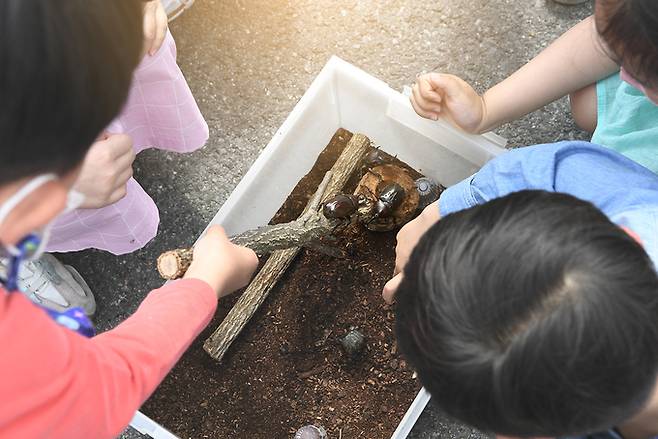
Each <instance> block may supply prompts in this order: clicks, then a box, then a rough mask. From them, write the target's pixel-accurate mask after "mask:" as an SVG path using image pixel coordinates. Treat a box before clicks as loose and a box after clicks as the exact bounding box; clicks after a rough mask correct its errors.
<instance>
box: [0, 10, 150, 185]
mask: <svg viewBox="0 0 658 439" xmlns="http://www.w3.org/2000/svg"><path fill="white" fill-rule="evenodd" d="M141 5H142V4H141V2H140V1H138V0H111V1H108V0H66V1H53V0H0V36H1V37H0V66H2V67H1V68H0V96H2V103H1V105H0V142H2V146H1V148H2V149H1V150H0V151H1V157H0V186H2V185H3V184H6V183H9V182H12V181H16V180H19V179H21V178H24V177H28V176H33V175H36V174H41V173H49V172H54V173H58V174H64V173H66V172H68V171H70V170H72V169H73V168H75V167H76V166H77V165H78V164H79V163H80V162H81V160H82V159H83V158H84V155H85V153H86V151H87V149H88V148H89V146H90V145H91V144H92V143H93V141H94V139H95V138H96V137H97V136H98V135H99V133H100V132H101V130H102V129H103V128H105V127H106V126H107V125H108V124H109V122H110V121H111V120H112V119H113V118H114V117H115V116H116V114H117V113H118V111H119V110H120V107H121V106H122V105H123V102H124V100H125V99H126V96H127V93H128V89H129V84H130V81H131V78H132V72H133V70H134V68H135V67H136V65H137V63H138V61H139V57H140V51H141V44H142V27H141V20H142V16H141V7H142V6H141Z"/></svg>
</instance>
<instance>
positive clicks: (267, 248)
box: [157, 171, 342, 280]
mask: <svg viewBox="0 0 658 439" xmlns="http://www.w3.org/2000/svg"><path fill="white" fill-rule="evenodd" d="M331 176H332V172H331V171H328V172H327V173H326V174H325V176H324V179H323V180H322V182H321V183H320V185H319V186H318V189H317V190H316V192H315V194H314V195H313V198H312V199H311V200H310V201H309V203H308V204H307V208H306V210H304V213H303V214H302V215H301V216H300V217H299V218H297V219H296V220H295V221H291V222H288V223H282V224H274V225H267V226H262V227H258V228H256V229H252V230H247V231H246V232H243V233H240V234H237V235H235V236H232V237H231V238H230V239H231V241H232V242H233V243H235V244H237V245H241V246H243V247H249V248H250V249H252V250H253V251H255V252H256V253H257V254H259V255H261V256H262V255H266V254H270V253H272V252H273V251H275V250H284V249H287V248H292V247H303V246H306V245H307V244H308V245H309V246H313V245H314V244H312V243H314V242H316V241H318V240H319V239H320V238H322V237H323V236H327V235H329V234H330V233H331V232H332V231H333V230H334V229H335V228H336V227H337V226H338V225H340V224H341V223H342V221H339V220H333V219H332V220H330V219H327V218H326V217H325V216H324V215H322V213H320V203H321V201H322V196H323V195H324V193H325V191H326V190H327V187H328V186H329V182H330V181H331ZM192 253H193V251H192V249H191V248H184V249H177V250H169V251H167V252H165V253H162V254H161V255H160V256H159V257H158V262H157V266H158V271H159V272H160V276H162V278H164V279H167V280H173V279H178V278H180V277H183V276H184V275H185V272H186V271H187V269H188V268H189V266H190V264H191V263H192Z"/></svg>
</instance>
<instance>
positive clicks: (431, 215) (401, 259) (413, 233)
mask: <svg viewBox="0 0 658 439" xmlns="http://www.w3.org/2000/svg"><path fill="white" fill-rule="evenodd" d="M439 217H440V215H439V206H438V205H437V203H432V204H430V205H429V206H427V207H426V208H425V209H424V210H423V212H422V213H421V214H420V215H418V217H417V218H416V219H414V220H413V221H410V222H408V223H407V224H406V225H405V226H404V227H402V228H401V229H400V231H399V232H398V235H397V240H398V243H397V245H396V246H395V271H394V272H393V279H391V280H389V281H388V282H387V283H386V285H385V286H384V291H383V292H382V296H384V300H385V301H386V302H388V303H393V300H394V298H395V292H396V291H397V289H398V286H399V285H400V282H401V281H402V271H403V270H404V266H405V265H407V261H409V256H411V252H412V251H413V249H414V248H415V247H416V244H418V241H419V240H420V238H421V237H422V236H423V235H424V234H425V232H426V231H427V230H428V229H429V228H430V227H432V226H433V225H434V224H435V223H436V222H437V221H438V220H439Z"/></svg>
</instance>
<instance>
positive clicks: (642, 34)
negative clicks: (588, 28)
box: [595, 0, 658, 87]
mask: <svg viewBox="0 0 658 439" xmlns="http://www.w3.org/2000/svg"><path fill="white" fill-rule="evenodd" d="M595 17H596V27H597V30H598V32H599V34H600V35H601V37H602V39H603V41H605V43H606V45H607V46H608V48H609V49H610V50H612V52H613V54H614V57H615V58H616V61H617V62H619V63H620V64H622V65H623V66H625V67H626V68H627V69H629V73H631V74H632V75H633V76H634V77H635V79H637V80H638V81H640V82H642V83H643V84H644V85H646V86H648V87H658V2H656V0H597V3H596V14H595Z"/></svg>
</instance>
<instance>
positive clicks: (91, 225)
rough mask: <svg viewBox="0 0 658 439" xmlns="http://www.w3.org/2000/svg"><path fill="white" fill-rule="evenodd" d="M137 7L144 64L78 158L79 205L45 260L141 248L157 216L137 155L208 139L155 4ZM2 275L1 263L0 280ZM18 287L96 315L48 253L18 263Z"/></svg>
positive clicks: (75, 277)
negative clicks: (136, 172)
mask: <svg viewBox="0 0 658 439" xmlns="http://www.w3.org/2000/svg"><path fill="white" fill-rule="evenodd" d="M136 1H137V2H138V4H140V5H142V7H143V16H144V18H143V24H142V28H143V38H144V44H143V46H142V54H143V55H144V56H143V57H142V60H141V62H140V63H139V65H138V66H137V68H136V69H135V70H134V72H133V75H132V76H133V79H132V83H131V87H130V92H129V93H128V98H127V99H126V102H125V103H124V105H123V107H122V110H121V112H120V114H119V115H118V116H117V117H116V118H115V119H114V120H113V121H112V122H111V123H109V124H108V126H106V127H104V129H103V133H102V134H101V135H100V136H99V138H98V139H97V141H96V142H94V144H93V145H92V146H91V148H89V151H88V152H87V154H86V156H85V159H84V162H83V165H82V168H81V171H80V176H79V178H78V181H77V182H76V185H75V189H76V190H77V191H79V192H81V193H83V194H84V195H85V199H84V202H83V204H82V205H80V206H79V207H78V208H77V209H72V210H71V211H70V212H66V213H63V214H62V215H60V216H59V217H58V218H57V221H55V222H54V224H53V226H52V233H51V239H50V240H49V241H48V245H47V247H46V248H45V251H46V252H61V253H64V252H71V251H79V250H85V249H89V248H95V249H100V250H104V251H108V252H111V253H113V254H116V255H121V254H125V253H130V252H133V251H136V250H137V249H139V248H142V247H143V246H145V245H146V244H147V243H148V242H149V241H151V239H153V237H155V235H156V233H157V230H158V224H159V220H160V215H159V212H158V208H157V206H156V204H155V202H154V201H153V199H151V197H150V196H149V194H148V193H146V191H145V190H144V189H143V188H142V187H141V186H140V184H139V183H138V182H137V181H136V180H135V179H134V178H133V177H132V175H133V168H132V164H133V161H134V159H135V156H136V154H138V153H140V152H141V151H143V150H145V149H147V148H158V149H164V150H169V151H174V152H179V153H188V152H192V151H194V150H197V149H199V148H201V147H202V146H203V145H204V144H205V142H206V140H207V139H208V125H207V124H206V122H205V120H204V118H203V116H202V115H201V112H200V111H199V108H198V106H197V104H196V101H195V99H194V96H193V95H192V92H191V91H190V88H189V87H188V85H187V82H186V80H185V77H184V76H183V73H182V72H181V70H180V68H179V67H178V64H177V63H176V44H175V42H174V39H173V37H172V35H171V33H169V32H168V31H167V16H166V13H165V10H164V7H163V5H162V3H161V1H160V0H147V1H143V2H140V1H139V0H136ZM90 7H92V5H91V4H90ZM5 270H6V266H5V265H3V264H2V261H0V272H3V271H5ZM18 283H19V285H20V286H21V288H22V289H23V290H24V291H25V293H26V294H27V295H28V297H30V299H31V300H33V301H35V302H36V303H39V304H42V305H46V306H49V307H51V308H56V309H58V310H64V309H68V308H72V307H82V308H83V309H84V310H85V312H86V313H87V314H88V315H92V314H93V313H94V311H95V308H96V302H95V300H94V296H93V294H92V291H91V288H89V286H88V285H87V283H86V282H85V281H84V279H83V278H82V276H81V275H80V274H79V273H78V272H77V271H76V270H75V268H73V267H71V266H68V265H63V264H62V263H60V262H59V261H58V260H57V259H56V258H55V257H54V256H53V255H51V254H49V253H45V254H44V255H43V256H41V257H40V258H38V259H35V260H33V261H27V262H26V263H24V264H23V265H22V266H21V270H20V272H19V278H18Z"/></svg>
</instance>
